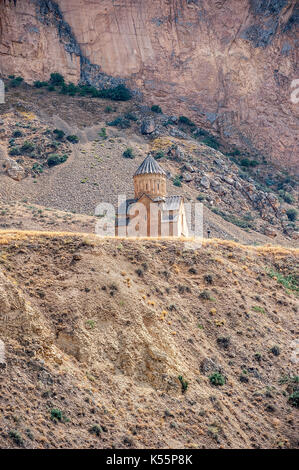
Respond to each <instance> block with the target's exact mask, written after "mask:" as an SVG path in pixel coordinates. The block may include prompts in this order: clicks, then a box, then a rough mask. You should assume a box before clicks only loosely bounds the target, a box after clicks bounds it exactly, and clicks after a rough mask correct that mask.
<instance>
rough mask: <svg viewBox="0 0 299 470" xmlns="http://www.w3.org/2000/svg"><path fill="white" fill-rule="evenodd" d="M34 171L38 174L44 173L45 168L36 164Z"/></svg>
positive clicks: (33, 167)
mask: <svg viewBox="0 0 299 470" xmlns="http://www.w3.org/2000/svg"><path fill="white" fill-rule="evenodd" d="M32 170H33V171H35V172H36V173H43V171H44V169H43V167H42V166H41V165H40V164H39V163H34V165H32Z"/></svg>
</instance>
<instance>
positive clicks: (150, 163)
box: [134, 155, 166, 176]
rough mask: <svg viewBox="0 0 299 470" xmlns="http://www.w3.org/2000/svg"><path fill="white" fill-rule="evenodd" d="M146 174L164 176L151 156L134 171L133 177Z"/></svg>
mask: <svg viewBox="0 0 299 470" xmlns="http://www.w3.org/2000/svg"><path fill="white" fill-rule="evenodd" d="M146 174H156V175H166V173H165V171H164V170H163V168H162V167H161V166H160V165H159V163H158V162H157V161H156V160H155V159H154V158H153V157H152V156H151V155H148V156H147V157H146V158H145V159H144V160H143V162H142V163H141V165H140V167H139V168H138V169H137V170H136V172H135V174H134V176H137V175H146Z"/></svg>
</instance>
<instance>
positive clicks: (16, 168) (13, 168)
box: [2, 158, 26, 181]
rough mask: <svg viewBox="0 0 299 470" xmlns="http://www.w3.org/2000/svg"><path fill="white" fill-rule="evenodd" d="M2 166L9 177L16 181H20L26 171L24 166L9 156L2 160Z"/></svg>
mask: <svg viewBox="0 0 299 470" xmlns="http://www.w3.org/2000/svg"><path fill="white" fill-rule="evenodd" d="M2 167H3V168H4V170H6V173H7V174H8V176H10V178H12V179H13V180H16V181H20V180H22V179H23V178H25V176H26V173H25V170H24V168H22V167H21V165H19V164H18V163H17V162H15V161H14V160H12V159H11V158H6V159H5V160H3V161H2Z"/></svg>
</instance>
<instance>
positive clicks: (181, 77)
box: [0, 0, 299, 167]
mask: <svg viewBox="0 0 299 470" xmlns="http://www.w3.org/2000/svg"><path fill="white" fill-rule="evenodd" d="M0 13H1V18H0V21H1V23H0V36H1V44H0V67H1V70H2V73H4V74H12V73H14V74H18V75H22V76H23V77H24V78H25V79H26V80H27V81H29V82H32V81H34V80H37V79H40V80H44V79H48V77H49V74H50V72H52V71H57V72H60V73H62V74H63V75H64V76H65V78H66V79H67V80H70V81H73V82H78V81H79V80H80V79H81V80H86V81H89V82H91V83H93V84H96V85H103V84H105V83H111V82H112V83H113V82H117V78H118V77H120V78H126V79H128V83H129V84H130V85H131V86H132V87H134V88H138V89H139V90H140V91H141V92H142V93H143V94H144V96H145V98H146V100H147V101H149V102H152V103H157V104H160V105H161V106H162V108H163V109H164V110H165V112H167V113H177V114H185V115H187V116H190V117H192V119H193V120H194V121H195V122H197V123H198V124H200V125H203V126H209V127H210V128H212V129H214V130H215V131H218V132H219V133H220V134H221V135H222V137H223V138H224V139H227V140H228V141H230V142H232V143H236V144H238V145H241V146H245V147H247V148H249V149H254V148H256V149H258V150H259V151H260V152H261V153H263V154H264V156H265V157H266V158H269V159H272V160H274V161H276V162H278V163H280V164H282V165H285V166H288V167H295V166H296V138H295V135H296V126H297V123H298V104H296V103H295V102H294V103H293V102H292V100H291V93H292V91H294V89H292V81H293V80H295V79H297V78H299V74H298V70H297V71H296V44H297V42H298V39H297V38H298V6H297V7H296V0H242V1H240V0H133V1H132V0H117V1H113V0H98V1H96V0H57V1H56V2H52V1H40V0H15V1H9V0H6V1H4V0H0ZM296 33H297V38H296ZM111 77H113V78H111ZM115 79H116V80H115ZM297 87H298V85H297ZM298 94H299V93H298Z"/></svg>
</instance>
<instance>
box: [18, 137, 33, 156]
mask: <svg viewBox="0 0 299 470" xmlns="http://www.w3.org/2000/svg"><path fill="white" fill-rule="evenodd" d="M34 149H35V145H34V143H33V142H29V141H28V140H26V141H25V142H24V143H23V145H22V146H21V152H25V153H29V152H32V151H33V150H34Z"/></svg>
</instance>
